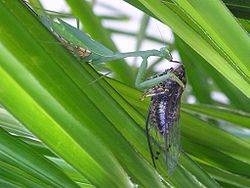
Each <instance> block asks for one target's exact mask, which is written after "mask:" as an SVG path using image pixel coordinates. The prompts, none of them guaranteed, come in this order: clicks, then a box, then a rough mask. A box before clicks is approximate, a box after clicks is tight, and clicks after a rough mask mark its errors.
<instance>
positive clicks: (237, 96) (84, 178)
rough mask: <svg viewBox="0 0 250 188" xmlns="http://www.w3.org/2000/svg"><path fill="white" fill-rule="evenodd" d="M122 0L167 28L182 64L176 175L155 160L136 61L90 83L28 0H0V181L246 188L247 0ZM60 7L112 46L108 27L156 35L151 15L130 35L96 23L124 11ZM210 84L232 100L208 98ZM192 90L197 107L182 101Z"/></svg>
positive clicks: (249, 168) (92, 76) (249, 148)
mask: <svg viewBox="0 0 250 188" xmlns="http://www.w3.org/2000/svg"><path fill="white" fill-rule="evenodd" d="M127 2H128V3H130V4H131V5H133V6H135V7H137V8H138V9H141V10H142V11H144V12H145V13H147V14H148V15H150V16H153V17H155V18H156V19H158V20H160V21H162V22H163V23H165V24H167V25H168V26H169V27H170V28H171V29H172V30H173V32H174V33H175V42H174V44H169V48H170V49H171V50H173V49H177V50H178V52H179V54H180V56H181V59H182V62H183V63H184V65H185V68H186V70H187V77H188V84H189V85H188V87H187V89H186V92H185V94H184V96H183V104H182V110H181V128H182V148H183V152H182V154H181V157H180V163H179V165H178V167H177V169H176V171H175V173H174V174H173V175H172V176H171V177H167V176H166V171H165V170H164V169H159V170H158V172H156V171H155V169H154V168H153V167H152V162H151V158H150V154H149V151H148V146H147V140H146V136H145V131H144V127H145V116H146V113H147V109H148V105H149V101H148V100H146V101H143V102H142V101H140V100H139V98H140V96H141V94H142V92H141V91H138V90H136V89H134V88H133V83H134V79H135V74H136V71H137V70H136V69H137V68H136V67H134V66H129V65H127V64H126V63H124V61H120V63H119V62H113V63H110V67H111V69H112V71H113V73H114V74H115V78H116V79H117V80H119V81H117V80H113V79H108V78H107V79H106V78H105V79H100V80H99V81H98V82H94V84H90V83H93V81H95V80H96V79H97V78H98V77H99V75H98V74H97V73H96V71H95V70H93V68H92V67H91V66H90V65H87V64H83V65H82V64H81V63H80V62H79V61H77V60H76V59H75V58H74V57H73V56H72V55H71V54H69V53H68V51H67V50H66V49H64V48H63V46H60V45H54V43H56V42H57V41H56V39H55V37H54V36H53V35H52V34H51V33H50V32H49V31H47V30H46V28H45V27H43V25H42V24H41V23H40V22H39V20H38V18H37V17H36V15H35V14H34V13H33V12H32V11H31V10H30V9H29V8H28V6H26V5H25V4H24V3H23V2H22V1H18V0H13V1H4V0H0V51H1V55H0V65H1V66H0V77H1V79H0V104H1V105H2V106H1V108H0V126H1V127H0V159H1V160H0V187H67V188H68V187H133V186H135V185H138V186H139V187H168V186H173V187H250V180H249V174H250V142H249V137H250V136H249V128H250V123H249V122H250V114H249V111H250V109H249V106H250V101H249V96H250V87H249V83H250V79H249V77H250V64H249V52H250V42H249V41H250V40H249V35H248V32H249V28H250V27H249V17H250V13H249V12H250V11H249V10H250V9H249V7H250V2H249V1H237V0H224V1H223V2H221V1H195V0H185V1H183V0H175V1H167V0H166V1H159V0H154V1H153V0H151V1H150V0H145V1H144V0H127ZM67 3H68V5H69V7H70V8H71V11H72V13H73V15H74V16H75V17H78V18H79V19H80V22H81V24H82V25H83V26H84V30H85V31H86V32H87V33H89V34H91V36H92V37H93V38H94V39H96V40H98V41H100V42H101V43H103V44H104V45H105V46H107V47H109V48H111V49H112V50H114V51H117V50H116V48H115V45H114V43H113V42H112V40H111V37H110V35H111V34H112V33H114V32H116V33H123V34H124V35H134V36H136V37H137V39H138V46H140V43H141V42H142V41H143V40H145V39H149V40H155V39H154V38H152V37H148V36H147V35H146V34H145V32H144V31H145V28H146V27H147V24H148V19H149V18H148V17H147V16H145V17H144V19H143V21H142V23H141V32H140V33H139V34H134V33H126V32H123V31H115V30H108V29H105V28H104V27H103V26H102V24H101V21H102V20H104V19H116V20H121V21H122V20H123V19H124V18H126V17H123V16H120V15H117V16H109V17H107V16H106V17H105V16H96V15H95V14H94V13H93V9H92V7H93V6H94V4H89V3H87V2H85V1H83V0H81V1H76V0H67ZM30 4H31V5H33V6H34V7H40V6H41V4H40V3H39V1H36V0H33V1H30ZM41 8H42V7H41ZM230 11H231V12H230ZM55 16H56V15H55ZM44 41H51V43H50V42H44ZM154 71H155V70H154V66H151V67H150V68H149V70H148V73H149V74H153V73H154ZM214 91H220V92H222V93H223V94H224V95H226V96H227V98H228V99H229V104H224V103H221V102H219V101H215V100H214V99H213V98H212V97H211V94H212V93H213V92H214ZM190 96H193V97H195V98H196V100H197V103H196V104H195V105H190V104H187V103H186V101H187V98H188V97H190Z"/></svg>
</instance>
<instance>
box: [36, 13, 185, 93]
mask: <svg viewBox="0 0 250 188" xmlns="http://www.w3.org/2000/svg"><path fill="white" fill-rule="evenodd" d="M40 19H41V21H42V23H43V24H44V25H45V26H46V27H47V28H48V29H49V30H50V31H52V32H53V33H55V34H56V35H57V36H59V38H60V41H61V42H63V43H64V44H65V43H66V45H69V46H74V47H73V48H72V51H74V50H75V52H77V53H78V54H80V56H82V58H81V62H83V63H84V62H90V63H91V64H92V65H94V66H97V65H99V64H102V63H105V62H109V61H114V60H118V59H124V58H127V57H141V58H142V62H141V65H140V68H139V70H138V73H137V77H136V81H135V87H136V88H139V89H147V88H150V87H153V86H155V85H157V84H159V83H161V82H162V81H164V80H167V79H174V80H175V81H176V82H177V83H178V84H179V85H180V86H181V87H184V84H183V83H182V81H181V80H180V79H179V78H178V77H177V76H176V75H175V74H173V73H171V72H170V73H168V74H165V75H161V76H158V77H154V78H152V79H150V80H146V81H144V80H143V76H144V74H145V72H146V69H147V65H148V58H149V57H150V56H156V57H162V58H165V59H167V60H168V61H170V62H174V61H173V60H172V56H171V54H170V53H169V51H168V50H167V48H166V47H163V48H161V49H160V50H146V51H136V52H126V53H120V52H116V53H115V52H113V51H111V50H110V49H108V48H106V47H105V46H104V45H102V44H101V43H99V42H98V41H95V40H94V39H92V38H91V37H90V35H88V34H86V33H84V32H81V31H80V30H78V29H77V28H75V27H73V26H71V25H69V24H68V23H66V22H64V21H63V20H61V19H59V18H58V19H57V21H58V22H55V21H53V20H51V19H49V18H48V17H45V16H40ZM177 63H178V62H177Z"/></svg>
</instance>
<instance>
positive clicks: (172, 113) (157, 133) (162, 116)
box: [145, 64, 186, 175]
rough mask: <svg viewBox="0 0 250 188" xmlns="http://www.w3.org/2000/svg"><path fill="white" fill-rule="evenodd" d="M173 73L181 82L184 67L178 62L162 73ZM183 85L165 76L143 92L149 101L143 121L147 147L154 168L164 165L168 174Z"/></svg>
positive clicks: (176, 142) (177, 135) (174, 158)
mask: <svg viewBox="0 0 250 188" xmlns="http://www.w3.org/2000/svg"><path fill="white" fill-rule="evenodd" d="M170 72H172V73H174V74H175V75H176V76H177V77H178V78H179V80H180V81H181V82H182V83H183V84H184V85H185V84H186V79H185V70H184V67H183V65H181V64H180V66H179V67H177V68H175V69H174V68H170V69H167V70H166V71H165V72H164V73H162V74H161V75H164V74H168V73H170ZM183 91H184V88H183V87H182V86H180V84H179V83H177V82H176V81H175V79H174V78H173V79H168V80H166V81H164V82H162V83H160V84H158V85H156V86H154V87H153V88H151V89H149V90H148V91H147V92H146V94H145V95H146V96H151V103H150V108H149V112H148V117H147V121H146V131H147V138H148V143H149V148H150V152H151V156H152V160H153V164H154V166H155V167H156V168H164V167H163V165H166V168H167V171H168V175H171V173H172V172H173V170H174V169H175V167H176V165H177V161H178V157H179V155H180V125H179V119H180V102H181V95H182V93H183Z"/></svg>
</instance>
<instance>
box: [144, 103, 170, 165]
mask: <svg viewBox="0 0 250 188" xmlns="http://www.w3.org/2000/svg"><path fill="white" fill-rule="evenodd" d="M151 110H152V103H151V105H150V108H149V112H148V116H147V120H146V134H147V139H148V145H149V150H150V154H151V158H152V162H153V165H154V167H155V168H156V169H163V170H165V169H166V168H167V166H166V155H165V138H164V136H163V135H162V134H161V133H160V130H159V129H158V126H156V125H155V122H154V121H153V120H152V111H151Z"/></svg>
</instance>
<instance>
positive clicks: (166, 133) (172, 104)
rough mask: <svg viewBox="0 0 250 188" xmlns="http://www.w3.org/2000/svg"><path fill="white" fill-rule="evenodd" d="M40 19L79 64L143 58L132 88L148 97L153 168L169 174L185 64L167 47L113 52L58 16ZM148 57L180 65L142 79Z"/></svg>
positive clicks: (177, 142)
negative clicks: (164, 168) (75, 55)
mask: <svg viewBox="0 0 250 188" xmlns="http://www.w3.org/2000/svg"><path fill="white" fill-rule="evenodd" d="M40 20H41V22H42V23H43V24H44V25H45V26H46V27H47V28H48V29H49V30H50V31H51V32H52V33H54V35H55V36H56V37H57V38H58V39H59V40H60V42H61V43H63V45H64V46H65V47H66V48H67V49H68V50H70V51H71V52H72V53H74V54H77V55H78V57H79V60H80V61H81V62H82V63H85V62H89V63H91V64H92V65H94V66H98V65H100V64H102V63H105V62H109V61H113V60H117V59H124V58H127V57H141V58H142V62H141V65H140V67H139V70H138V73H137V76H136V80H135V87H136V88H139V89H145V90H146V92H145V94H144V97H151V104H150V108H149V112H148V116H147V120H146V134H147V139H148V145H149V149H150V154H151V158H152V162H153V165H154V167H156V168H159V165H161V164H162V163H165V164H166V168H167V170H168V174H169V175H171V174H172V172H173V169H174V168H175V167H176V165H177V161H178V157H179V154H180V139H179V138H180V131H179V117H180V116H179V111H180V100H181V95H182V93H183V91H184V88H185V84H186V79H185V71H184V67H183V66H182V65H181V64H180V63H179V62H177V61H173V59H172V56H171V54H170V53H169V51H168V50H167V48H166V47H163V48H161V49H160V50H146V51H136V52H127V53H120V52H113V51H112V50H110V49H108V48H106V47H105V46H104V45H102V44H101V43H99V42H98V41H95V40H94V39H92V38H91V37H90V36H89V35H88V34H86V33H84V32H81V31H80V30H78V29H77V28H75V27H73V26H71V25H69V24H68V23H66V22H64V21H63V20H61V19H59V18H57V20H56V21H55V20H52V19H50V18H49V17H46V16H40ZM151 56H155V57H161V58H164V59H166V60H167V61H169V62H173V63H179V66H178V67H177V68H170V69H167V70H166V71H165V72H163V73H161V74H157V75H154V76H153V77H151V78H150V79H148V80H144V79H143V76H144V75H145V72H146V70H147V66H148V58H149V57H151ZM158 161H159V162H158Z"/></svg>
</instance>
